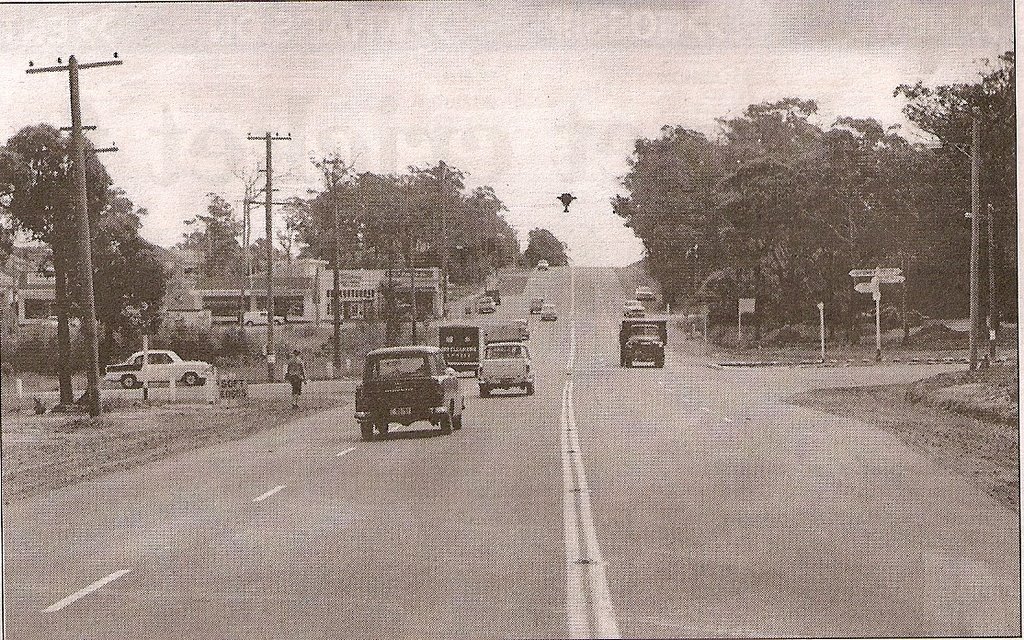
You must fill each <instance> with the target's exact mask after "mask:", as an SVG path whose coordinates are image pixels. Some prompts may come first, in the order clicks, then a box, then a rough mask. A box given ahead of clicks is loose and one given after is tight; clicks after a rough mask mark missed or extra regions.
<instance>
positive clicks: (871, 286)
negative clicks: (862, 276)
mask: <svg viewBox="0 0 1024 640" xmlns="http://www.w3.org/2000/svg"><path fill="white" fill-rule="evenodd" d="M853 288H854V289H856V290H857V291H858V292H859V293H874V292H876V291H878V283H877V282H858V283H857V284H855V285H854V287H853Z"/></svg>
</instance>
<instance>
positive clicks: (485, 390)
mask: <svg viewBox="0 0 1024 640" xmlns="http://www.w3.org/2000/svg"><path fill="white" fill-rule="evenodd" d="M480 397H481V398H489V397H491V388H490V387H489V386H487V385H486V384H482V385H480Z"/></svg>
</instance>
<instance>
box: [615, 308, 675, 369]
mask: <svg viewBox="0 0 1024 640" xmlns="http://www.w3.org/2000/svg"><path fill="white" fill-rule="evenodd" d="M667 343H668V321H667V320H664V319H658V318H630V319H628V320H623V321H622V326H621V327H620V328H619V366H622V367H627V366H628V367H632V366H633V365H634V364H635V363H637V362H650V363H651V364H653V365H654V366H655V367H664V366H665V345H666V344H667Z"/></svg>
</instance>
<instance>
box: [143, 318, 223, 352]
mask: <svg viewBox="0 0 1024 640" xmlns="http://www.w3.org/2000/svg"><path fill="white" fill-rule="evenodd" d="M153 348H154V349H170V350H171V351H174V352H175V353H177V354H178V355H179V356H181V357H182V359H184V360H207V359H209V358H210V357H211V355H213V354H214V353H216V351H217V341H216V339H215V338H214V335H213V332H212V331H211V330H209V329H206V328H202V327H195V326H190V325H186V324H178V325H173V326H171V327H168V328H162V329H161V330H160V332H159V333H157V335H156V336H155V337H154V338H153Z"/></svg>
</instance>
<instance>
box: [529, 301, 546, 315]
mask: <svg viewBox="0 0 1024 640" xmlns="http://www.w3.org/2000/svg"><path fill="white" fill-rule="evenodd" d="M543 310H544V298H533V299H532V300H530V313H540V312H541V311H543Z"/></svg>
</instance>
